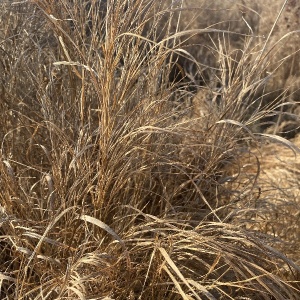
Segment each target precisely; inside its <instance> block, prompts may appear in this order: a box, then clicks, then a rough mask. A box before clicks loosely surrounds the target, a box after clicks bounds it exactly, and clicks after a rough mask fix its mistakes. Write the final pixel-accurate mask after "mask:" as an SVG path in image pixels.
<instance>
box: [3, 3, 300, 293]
mask: <svg viewBox="0 0 300 300" xmlns="http://www.w3.org/2000/svg"><path fill="white" fill-rule="evenodd" d="M179 2H180V3H179ZM166 3H167V2H160V1H144V0H137V1H134V2H133V3H132V2H129V1H128V2H127V1H117V0H116V1H90V2H87V3H86V2H85V1H82V2H76V3H75V4H74V3H73V2H72V1H66V0H59V1H55V2H53V1H50V0H34V1H31V2H28V3H27V2H26V3H19V4H17V3H15V5H13V6H11V5H10V3H2V4H1V5H2V8H3V9H2V10H1V16H0V20H1V24H6V26H3V27H1V28H3V29H2V30H1V38H2V40H3V43H1V52H2V53H3V56H1V64H0V67H1V71H2V73H3V81H2V90H1V103H0V105H1V106H0V108H1V119H0V120H1V126H0V128H1V129H0V138H1V152H0V155H1V160H0V184H1V189H0V197H1V203H0V204H1V206H0V224H1V228H0V232H1V235H0V236H1V239H0V253H1V254H0V259H1V267H0V279H1V286H0V293H1V298H3V299H245V297H246V298H250V299H270V298H272V297H273V298H274V299H298V296H299V256H298V254H297V253H296V252H293V251H289V248H288V247H289V245H291V244H292V245H293V246H295V247H296V246H297V245H298V244H299V241H298V240H297V237H296V234H297V232H298V231H299V226H297V218H298V215H297V214H293V215H292V216H291V215H289V212H290V211H289V207H293V208H291V210H293V209H294V207H296V208H297V207H298V206H297V205H298V195H297V193H295V190H296V189H297V188H298V187H295V185H294V184H293V185H292V187H291V189H292V193H291V194H292V197H291V196H290V195H286V194H281V192H282V191H283V184H282V183H280V182H273V181H272V183H271V184H272V185H273V186H274V191H275V192H276V193H278V195H279V196H278V199H279V200H283V199H284V200H285V201H284V205H283V206H281V203H283V202H280V201H279V200H278V201H277V200H276V201H273V200H274V199H270V198H269V196H268V195H269V194H268V192H269V190H268V185H266V188H265V189H263V191H262V192H261V193H262V194H261V195H260V194H259V195H258V196H257V193H256V188H257V183H258V182H264V177H261V174H263V173H262V170H264V169H265V170H266V173H267V166H266V165H267V164H268V163H264V161H263V160H261V159H260V158H259V159H257V160H254V162H253V161H252V160H251V153H253V152H254V150H253V147H254V146H256V147H258V146H260V145H262V144H263V141H264V139H263V135H261V134H260V135H259V134H257V132H255V130H254V129H255V126H258V127H259V125H260V124H259V123H260V121H261V120H262V119H263V118H264V117H266V116H269V115H272V114H275V113H276V112H274V110H276V109H277V108H278V107H281V106H282V105H283V104H284V103H283V104H282V103H281V102H279V101H283V102H284V101H285V100H286V99H280V100H279V99H277V98H276V97H275V98H274V99H275V100H274V99H273V100H274V101H272V102H265V98H264V94H262V95H260V94H259V93H260V91H261V90H264V88H265V83H266V82H267V81H268V75H267V77H266V72H267V71H268V70H269V58H270V57H272V47H271V48H270V49H271V50H270V52H268V54H266V56H265V57H264V59H262V60H258V59H257V57H258V56H259V54H258V53H260V52H259V51H260V50H261V49H262V48H260V47H263V49H266V48H265V43H262V44H261V43H260V41H259V40H256V39H255V37H254V36H253V34H251V33H250V34H249V31H246V32H245V31H244V30H243V29H241V28H238V30H237V32H239V30H240V33H241V35H240V38H241V40H242V41H243V43H242V45H243V48H239V49H235V50H234V49H232V48H231V46H230V45H229V44H228V39H229V40H230V37H231V35H230V33H229V31H230V30H228V28H227V29H226V28H222V23H223V22H221V21H220V22H215V25H216V26H215V27H216V28H210V27H211V25H212V24H207V26H205V27H204V28H199V29H198V30H195V28H189V27H188V26H187V24H184V20H185V18H186V14H185V13H187V12H192V14H193V16H192V18H191V20H193V21H194V20H196V19H197V16H196V15H195V12H196V10H191V9H186V8H185V6H184V5H183V3H182V2H181V1H178V3H177V2H176V3H173V4H172V5H173V6H172V5H171V6H168V5H167V6H166ZM203 3H204V2H203ZM176 5H179V6H176ZM203 8H204V6H202V8H200V9H199V8H198V9H197V11H198V12H199V15H200V14H201V13H203ZM220 11H221V10H220ZM250 11H253V12H254V10H250ZM178 13H179V15H180V18H178V19H176V16H177V14H178ZM232 13H233V15H235V12H234V11H232ZM255 15H256V14H255ZM165 18H166V19H165ZM174 19H175V20H176V21H174ZM254 19H255V18H254ZM165 20H166V21H165ZM159 24H164V26H163V27H162V30H161V31H160V27H157V25H159ZM182 24H184V26H185V27H184V29H183V30H182V28H181V25H182ZM244 25H245V24H244ZM218 26H221V27H218ZM249 27H250V28H251V29H252V27H253V32H254V27H255V26H252V25H251V24H250V21H247V24H246V28H247V30H249ZM229 29H230V28H229ZM196 33H197V34H198V36H199V35H200V36H201V35H205V34H207V33H211V41H213V45H211V44H209V46H208V47H205V49H206V51H207V55H208V57H209V58H210V59H212V57H214V61H211V62H209V63H208V62H206V66H205V67H203V66H204V62H203V61H201V60H199V62H198V60H197V58H199V56H197V55H192V54H193V53H189V51H188V49H189V48H188V47H187V48H186V47H185V45H186V43H192V42H193V40H194V38H196V36H197V34H196ZM204 33H205V34H204ZM217 33H218V34H217ZM216 36H217V39H214V37H216ZM235 36H236V35H235ZM241 40H239V41H238V42H237V44H238V45H241ZM270 40H271V39H270ZM234 43H235V40H234V39H233V44H234ZM201 51H204V50H203V49H201ZM179 54H183V55H179ZM178 55H179V57H178ZM268 55H270V56H268ZM193 56H194V57H193ZM182 59H183V61H184V63H183V65H181V62H182ZM281 62H282V61H278V64H280V63H281ZM189 64H190V66H191V68H190V69H187V68H186V67H187V65H189ZM195 68H196V71H195V76H194V77H193V76H192V71H191V70H194V69H195ZM178 70H179V72H178ZM275 70H276V67H275ZM199 74H200V75H201V76H202V79H201V80H203V81H202V82H201V84H200V82H199V81H197V76H199ZM208 75H209V76H211V77H209V78H206V76H208ZM208 79H209V80H208ZM195 88H196V89H197V90H198V94H197V96H195V97H194V98H193V99H191V98H192V96H191V94H192V95H193V92H194V89H195ZM277 100H278V101H277ZM185 102H186V103H187V105H186V106H185ZM190 102H192V103H191V105H190ZM265 136H267V135H265ZM277 141H281V142H284V143H285V144H286V145H287V146H290V147H291V146H292V144H291V143H290V142H288V141H285V140H284V139H283V138H278V137H277ZM268 147H275V146H274V145H273V144H271V145H269V146H266V150H265V151H266V152H268V151H269V150H268ZM276 147H277V146H276ZM263 149H264V148H262V151H263ZM276 149H280V151H283V150H282V149H281V148H276ZM284 149H286V148H284ZM294 149H296V148H295V147H294ZM249 156H250V158H249ZM257 156H258V155H257ZM263 158H265V156H264V157H263ZM247 159H248V160H249V161H250V162H248V161H247ZM245 160H246V161H247V162H248V165H251V168H250V171H248V170H247V169H246V166H243V161H245ZM257 161H258V162H259V164H257ZM270 164H272V163H270ZM259 167H260V168H259ZM284 168H286V165H283V166H282V165H281V169H284ZM259 171H260V172H259ZM292 173H293V175H295V179H293V181H292V182H293V183H295V182H296V179H297V177H296V175H297V172H296V170H293V172H292ZM267 177H268V179H270V178H269V176H267ZM293 178H294V177H293ZM269 183H270V182H269ZM284 197H285V198H284ZM259 201H260V202H259ZM258 202H259V205H258V206H256V205H257V203H258ZM265 203H267V208H268V209H269V208H270V207H272V210H269V211H268V212H266V210H265V206H264V205H265ZM278 203H279V205H278ZM291 203H293V204H294V206H289V205H288V204H291ZM281 207H283V208H284V209H285V210H286V211H285V210H284V213H283V214H282V215H280V217H279V218H277V219H276V218H275V219H274V216H276V215H279V214H280V212H278V210H280V209H281ZM273 208H274V209H273ZM262 219H264V220H266V221H265V222H261V220H262ZM289 221H291V222H292V225H291V227H290V228H291V230H293V232H295V234H294V235H293V234H290V231H289V230H287V231H282V230H281V229H282V223H284V222H289ZM270 222H272V230H273V231H274V232H275V233H274V232H273V236H272V234H271V233H272V232H270V229H269V226H268V224H269V223H270ZM280 243H282V245H280ZM285 254H287V256H286V255H285ZM297 280H298V281H297Z"/></svg>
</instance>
